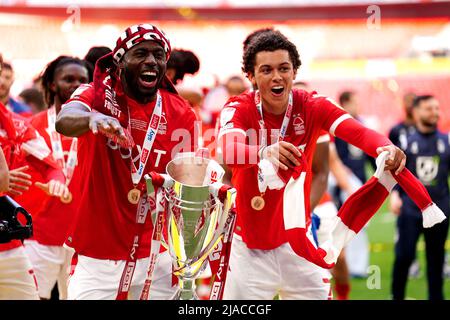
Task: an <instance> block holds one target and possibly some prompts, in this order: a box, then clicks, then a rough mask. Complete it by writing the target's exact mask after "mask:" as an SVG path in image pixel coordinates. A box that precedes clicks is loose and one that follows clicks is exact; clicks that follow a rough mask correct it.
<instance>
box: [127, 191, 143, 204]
mask: <svg viewBox="0 0 450 320" xmlns="http://www.w3.org/2000/svg"><path fill="white" fill-rule="evenodd" d="M140 197H141V192H140V191H139V190H138V189H136V188H133V189H131V190H130V191H129V192H128V201H129V202H130V203H132V204H137V203H138V202H139V198H140Z"/></svg>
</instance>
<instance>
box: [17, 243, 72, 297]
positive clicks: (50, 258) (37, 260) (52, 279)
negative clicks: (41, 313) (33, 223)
mask: <svg viewBox="0 0 450 320" xmlns="http://www.w3.org/2000/svg"><path fill="white" fill-rule="evenodd" d="M24 244H25V251H26V253H27V255H28V257H29V258H30V261H31V264H32V266H33V269H34V272H35V274H36V279H37V284H38V290H39V297H41V298H43V299H50V297H51V294H52V289H53V287H54V286H55V284H56V283H58V292H59V299H60V300H65V299H67V281H68V279H69V273H70V262H71V260H72V255H73V251H70V250H69V249H67V248H64V247H62V246H46V245H42V244H40V243H38V242H37V241H36V240H25V242H24Z"/></svg>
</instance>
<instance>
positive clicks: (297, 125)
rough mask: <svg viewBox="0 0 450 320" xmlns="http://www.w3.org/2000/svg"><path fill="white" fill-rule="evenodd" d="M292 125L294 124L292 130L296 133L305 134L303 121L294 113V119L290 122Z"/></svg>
mask: <svg viewBox="0 0 450 320" xmlns="http://www.w3.org/2000/svg"><path fill="white" fill-rule="evenodd" d="M292 124H293V126H294V131H295V134H296V135H298V136H299V135H302V134H305V122H304V121H303V119H302V118H301V117H300V115H299V114H296V115H295V116H294V121H293V122H292Z"/></svg>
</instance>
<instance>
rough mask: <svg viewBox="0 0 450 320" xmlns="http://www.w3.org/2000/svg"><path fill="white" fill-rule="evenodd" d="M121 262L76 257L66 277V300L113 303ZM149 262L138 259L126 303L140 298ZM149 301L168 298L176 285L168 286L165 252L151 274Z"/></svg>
mask: <svg viewBox="0 0 450 320" xmlns="http://www.w3.org/2000/svg"><path fill="white" fill-rule="evenodd" d="M125 263H126V261H124V260H119V261H115V260H102V259H94V258H90V257H86V256H82V255H78V263H77V265H76V266H75V270H74V273H73V275H71V276H70V278H69V288H68V299H69V300H114V299H116V296H117V292H118V288H119V282H120V279H121V277H122V272H123V269H124V267H125ZM148 263H149V259H148V258H144V259H138V260H137V263H136V269H135V271H134V275H133V280H132V282H131V287H130V291H129V292H128V293H129V299H130V300H137V299H139V298H140V295H141V291H142V288H143V287H144V282H145V279H146V276H147V268H148ZM153 279H154V281H153V282H152V286H151V289H150V299H151V300H165V299H169V298H171V297H172V296H173V295H174V294H175V291H176V288H177V286H173V287H172V261H171V259H170V255H169V253H168V252H167V251H165V252H163V253H161V254H160V255H159V257H158V261H157V262H156V266H155V270H154V272H153Z"/></svg>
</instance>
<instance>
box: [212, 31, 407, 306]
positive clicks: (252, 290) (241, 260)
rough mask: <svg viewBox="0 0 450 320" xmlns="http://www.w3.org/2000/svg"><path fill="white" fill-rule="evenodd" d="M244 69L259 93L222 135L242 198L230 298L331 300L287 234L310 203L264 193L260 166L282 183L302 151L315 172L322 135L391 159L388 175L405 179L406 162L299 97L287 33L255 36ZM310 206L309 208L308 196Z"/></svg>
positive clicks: (227, 111) (374, 137) (332, 110)
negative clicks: (291, 220)
mask: <svg viewBox="0 0 450 320" xmlns="http://www.w3.org/2000/svg"><path fill="white" fill-rule="evenodd" d="M243 61H244V62H243V71H244V72H245V73H246V74H247V76H248V78H249V80H250V81H251V82H252V84H253V86H254V87H255V88H257V89H258V90H257V91H254V92H250V93H244V94H242V95H240V96H238V97H236V98H232V99H230V100H229V102H228V103H227V104H226V105H225V107H224V109H223V111H222V113H221V130H220V133H219V144H220V146H221V147H222V149H223V151H224V160H225V163H226V164H227V165H229V166H230V167H231V168H232V171H233V185H234V187H235V188H236V189H237V191H238V193H237V200H236V207H237V225H236V231H235V234H236V239H235V240H234V241H233V248H232V250H231V257H230V273H229V276H228V280H227V283H226V286H225V292H224V298H225V299H272V298H273V296H274V295H275V294H277V293H279V295H280V297H281V299H327V298H329V292H330V284H329V278H328V275H327V272H326V270H324V269H322V268H317V266H316V265H314V264H313V263H311V262H309V261H308V260H306V259H304V258H303V257H299V256H296V254H295V252H294V251H293V250H292V248H291V246H290V245H289V243H288V239H287V236H286V233H285V230H284V221H283V211H284V210H289V206H290V201H296V200H295V199H299V198H302V196H303V195H295V199H294V198H290V197H289V196H288V194H285V189H286V188H285V187H281V188H280V189H279V190H276V189H270V188H264V185H263V184H260V183H258V181H261V179H258V171H259V170H258V167H259V165H258V161H260V160H267V161H266V164H267V162H269V164H270V165H271V167H272V169H271V170H274V169H275V168H278V169H279V174H281V175H283V174H284V173H286V172H289V171H288V169H293V168H294V167H296V166H299V165H300V157H301V156H302V153H301V152H300V151H299V150H304V151H303V152H304V155H303V156H304V157H306V160H307V163H308V166H309V170H310V167H311V162H312V157H313V154H314V149H315V146H316V141H317V139H318V137H319V135H320V134H321V130H325V131H329V132H330V133H331V134H333V135H336V136H339V137H342V138H343V139H344V140H347V141H349V142H350V143H353V144H355V145H357V146H358V147H359V148H361V149H363V150H365V151H366V152H368V153H369V154H370V155H371V156H376V155H377V153H380V152H382V151H383V150H386V151H388V152H389V153H390V158H389V160H388V161H387V162H386V163H387V167H386V169H388V170H396V172H400V171H402V169H403V167H404V162H405V155H404V154H403V152H402V151H401V150H399V149H398V148H396V147H395V146H393V145H391V143H390V141H389V140H387V139H386V138H385V137H383V136H382V135H380V134H377V133H375V132H374V131H372V130H369V129H367V128H365V127H363V126H362V125H361V124H360V123H359V122H357V121H355V120H354V119H352V118H351V116H349V115H348V114H347V113H346V112H345V111H344V110H342V109H341V108H339V107H338V106H336V104H334V103H333V102H332V101H330V100H329V99H327V98H325V97H322V96H319V95H317V94H315V93H307V92H305V91H303V90H297V89H294V90H293V89H292V83H293V80H294V79H295V77H296V74H297V69H298V68H299V66H300V59H299V54H298V52H297V49H296V47H295V45H294V44H292V43H291V42H290V41H289V40H288V39H287V38H286V37H285V36H284V35H283V34H281V33H280V32H278V31H273V30H272V31H267V32H264V33H261V34H260V35H257V36H255V37H254V38H253V39H252V40H251V41H250V43H249V44H248V46H247V47H246V49H245V50H244V56H243ZM265 130H270V131H267V133H268V134H267V137H266V138H264V136H265V135H261V133H263V132H265ZM269 137H270V138H271V139H270V140H269ZM261 138H262V139H261ZM260 139H261V140H260ZM303 161H304V160H303ZM260 164H261V161H260ZM275 170H276V169H275ZM264 171H265V172H270V169H269V168H267V167H266V168H261V170H260V173H261V175H260V177H262V180H265V181H267V179H266V178H267V177H268V176H265V174H264V173H263V172H264ZM307 177H308V178H307V181H306V189H305V190H304V191H300V192H306V193H309V190H310V184H311V175H307ZM266 187H267V185H266ZM292 196H293V195H292ZM304 199H305V201H306V202H309V195H308V196H305V197H304ZM306 208H307V209H309V203H307V205H306ZM295 214H296V213H295ZM298 214H301V213H300V212H299V213H298ZM305 219H306V225H307V226H309V225H310V215H309V214H305ZM308 234H309V232H308Z"/></svg>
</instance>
